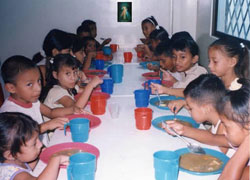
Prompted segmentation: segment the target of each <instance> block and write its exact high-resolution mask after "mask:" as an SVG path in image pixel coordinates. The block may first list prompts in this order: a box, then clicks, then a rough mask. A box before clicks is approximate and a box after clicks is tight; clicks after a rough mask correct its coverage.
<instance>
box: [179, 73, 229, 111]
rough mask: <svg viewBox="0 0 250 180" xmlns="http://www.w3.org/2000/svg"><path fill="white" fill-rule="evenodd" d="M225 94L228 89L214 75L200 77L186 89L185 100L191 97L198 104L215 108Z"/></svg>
mask: <svg viewBox="0 0 250 180" xmlns="http://www.w3.org/2000/svg"><path fill="white" fill-rule="evenodd" d="M225 93H226V88H225V86H224V84H223V82H222V81H221V79H220V78H218V77H217V76H215V75H213V74H202V75H200V76H199V77H198V78H196V79H194V80H193V81H191V82H190V83H189V84H188V85H187V87H186V88H185V89H184V96H185V98H187V97H190V98H191V99H192V100H194V101H195V102H197V103H198V104H212V105H213V107H214V108H216V104H217V101H218V100H219V99H220V98H222V97H223V96H224V95H225Z"/></svg>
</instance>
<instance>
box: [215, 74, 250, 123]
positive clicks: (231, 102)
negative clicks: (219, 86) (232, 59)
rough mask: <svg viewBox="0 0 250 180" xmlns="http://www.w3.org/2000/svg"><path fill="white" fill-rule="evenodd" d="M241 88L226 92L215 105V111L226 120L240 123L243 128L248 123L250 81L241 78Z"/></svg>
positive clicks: (249, 113) (249, 114)
mask: <svg viewBox="0 0 250 180" xmlns="http://www.w3.org/2000/svg"><path fill="white" fill-rule="evenodd" d="M238 83H240V84H242V87H241V88H240V89H238V90H235V91H228V92H227V93H226V95H225V96H224V97H223V98H221V99H220V101H218V103H217V111H218V112H219V113H220V114H221V115H224V116H226V118H227V119H229V120H233V121H235V122H237V123H240V124H241V125H242V126H243V127H246V126H245V125H249V123H250V105H249V103H250V80H249V79H244V78H241V79H239V80H238Z"/></svg>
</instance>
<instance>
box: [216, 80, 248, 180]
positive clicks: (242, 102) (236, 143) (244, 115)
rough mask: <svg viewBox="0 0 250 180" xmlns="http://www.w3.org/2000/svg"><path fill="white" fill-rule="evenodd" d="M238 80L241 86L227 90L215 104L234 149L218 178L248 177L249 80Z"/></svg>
mask: <svg viewBox="0 0 250 180" xmlns="http://www.w3.org/2000/svg"><path fill="white" fill-rule="evenodd" d="M238 82H239V83H241V85H242V86H241V88H240V89H238V90H235V91H229V92H228V93H227V94H226V95H225V96H224V97H223V98H222V99H221V100H220V101H219V102H218V103H217V106H216V107H217V111H218V112H219V114H220V119H221V121H222V123H223V125H224V127H225V131H224V135H225V137H226V139H227V140H228V142H229V145H230V146H232V148H233V149H235V150H236V153H235V154H234V155H233V156H232V158H231V159H230V160H229V162H228V163H227V164H226V166H225V168H224V170H223V172H222V174H221V176H220V177H219V180H228V179H242V180H245V179H249V157H250V154H249V132H250V131H249V129H250V126H249V125H250V116H249V114H250V81H249V80H247V79H239V80H238Z"/></svg>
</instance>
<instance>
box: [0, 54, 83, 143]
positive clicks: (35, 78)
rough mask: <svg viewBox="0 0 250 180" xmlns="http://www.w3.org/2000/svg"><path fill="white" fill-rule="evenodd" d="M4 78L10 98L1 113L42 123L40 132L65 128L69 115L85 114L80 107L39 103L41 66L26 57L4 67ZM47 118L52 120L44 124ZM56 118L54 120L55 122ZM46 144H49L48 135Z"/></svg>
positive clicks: (9, 59) (9, 60)
mask: <svg viewBox="0 0 250 180" xmlns="http://www.w3.org/2000/svg"><path fill="white" fill-rule="evenodd" d="M1 72H2V78H3V81H4V83H5V88H6V90H7V91H8V92H9V93H10V96H9V97H8V98H7V99H6V100H5V101H4V104H3V105H2V106H1V108H0V112H22V113H24V114H27V115H29V116H30V117H32V118H33V119H34V120H35V121H37V122H38V123H39V124H40V132H41V133H46V132H47V131H51V130H54V129H57V128H63V126H64V124H65V123H67V122H68V119H67V118H63V117H64V116H65V115H69V114H73V113H81V112H84V111H83V110H82V109H80V108H78V107H75V106H74V107H69V108H57V109H53V110H52V109H50V108H49V107H48V106H46V105H44V104H42V103H40V101H39V100H38V98H39V96H40V93H41V77H40V73H39V70H38V68H37V66H36V65H35V64H34V63H33V62H32V61H31V60H30V59H28V58H26V57H24V56H12V57H10V58H8V59H7V60H6V61H5V62H4V63H3V65H2V67H1ZM42 115H43V116H46V117H48V118H50V119H51V120H50V121H47V122H44V120H43V118H42ZM53 118H54V119H53ZM43 143H45V145H46V144H47V143H48V139H47V135H44V136H43Z"/></svg>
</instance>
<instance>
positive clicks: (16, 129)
mask: <svg viewBox="0 0 250 180" xmlns="http://www.w3.org/2000/svg"><path fill="white" fill-rule="evenodd" d="M0 144H1V146H0V179H1V180H10V179H13V180H23V179H25V180H29V179H30V180H31V179H57V176H58V171H59V166H60V164H64V165H67V164H68V161H69V157H68V156H63V155H58V156H52V157H51V158H50V160H49V163H48V165H47V167H46V168H45V169H44V170H43V172H42V173H41V174H40V175H39V176H38V177H37V178H35V177H34V176H32V175H31V174H30V173H31V172H32V170H33V169H34V168H35V166H36V164H37V162H38V160H39V155H40V153H41V150H42V147H43V145H42V143H41V141H40V140H39V125H38V123H37V122H36V121H34V120H33V119H32V118H31V117H29V116H27V115H25V114H22V113H18V112H5V113H0Z"/></svg>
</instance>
